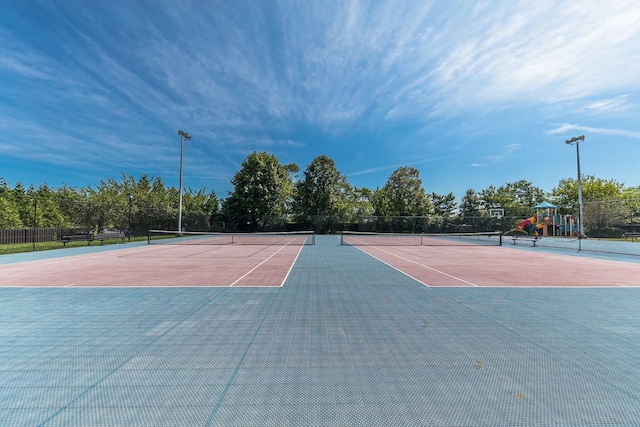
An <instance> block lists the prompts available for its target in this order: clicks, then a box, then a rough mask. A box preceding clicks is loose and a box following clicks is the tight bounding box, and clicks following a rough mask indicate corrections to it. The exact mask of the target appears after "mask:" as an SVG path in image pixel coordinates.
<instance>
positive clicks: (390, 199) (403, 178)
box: [373, 166, 431, 216]
mask: <svg viewBox="0 0 640 427" xmlns="http://www.w3.org/2000/svg"><path fill="white" fill-rule="evenodd" d="M373 208H374V210H375V214H376V215H378V216H420V215H427V214H428V213H429V212H430V211H431V203H430V202H429V199H428V197H427V194H426V192H425V190H424V188H423V187H422V179H420V172H419V171H418V170H417V169H416V168H413V167H409V166H403V167H400V168H398V169H396V170H395V171H393V173H392V174H391V175H390V176H389V178H388V179H387V182H386V183H385V185H384V187H382V188H381V189H378V190H376V192H375V193H374V195H373Z"/></svg>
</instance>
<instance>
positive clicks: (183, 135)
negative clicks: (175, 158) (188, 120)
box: [178, 130, 191, 233]
mask: <svg viewBox="0 0 640 427" xmlns="http://www.w3.org/2000/svg"><path fill="white" fill-rule="evenodd" d="M178 135H180V184H179V187H180V188H179V189H178V231H179V232H180V233H182V152H183V146H184V141H188V140H190V139H191V137H190V136H189V134H188V133H186V132H184V131H181V130H179V131H178Z"/></svg>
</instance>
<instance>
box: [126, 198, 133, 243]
mask: <svg viewBox="0 0 640 427" xmlns="http://www.w3.org/2000/svg"><path fill="white" fill-rule="evenodd" d="M128 197H129V227H128V228H129V230H128V232H127V234H128V235H129V241H131V208H132V207H133V194H131V193H129V194H128Z"/></svg>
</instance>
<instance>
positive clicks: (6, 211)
mask: <svg viewBox="0 0 640 427" xmlns="http://www.w3.org/2000/svg"><path fill="white" fill-rule="evenodd" d="M22 226H23V225H22V221H21V220H20V214H19V213H18V210H17V209H16V207H15V205H14V204H13V200H11V199H10V198H9V197H2V196H0V228H21V227H22Z"/></svg>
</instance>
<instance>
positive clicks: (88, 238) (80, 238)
mask: <svg viewBox="0 0 640 427" xmlns="http://www.w3.org/2000/svg"><path fill="white" fill-rule="evenodd" d="M93 237H94V236H93V234H92V233H83V234H68V235H66V236H62V237H61V238H60V239H58V241H59V242H62V244H63V245H64V246H67V243H69V242H87V245H89V246H90V245H91V242H92V241H93Z"/></svg>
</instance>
